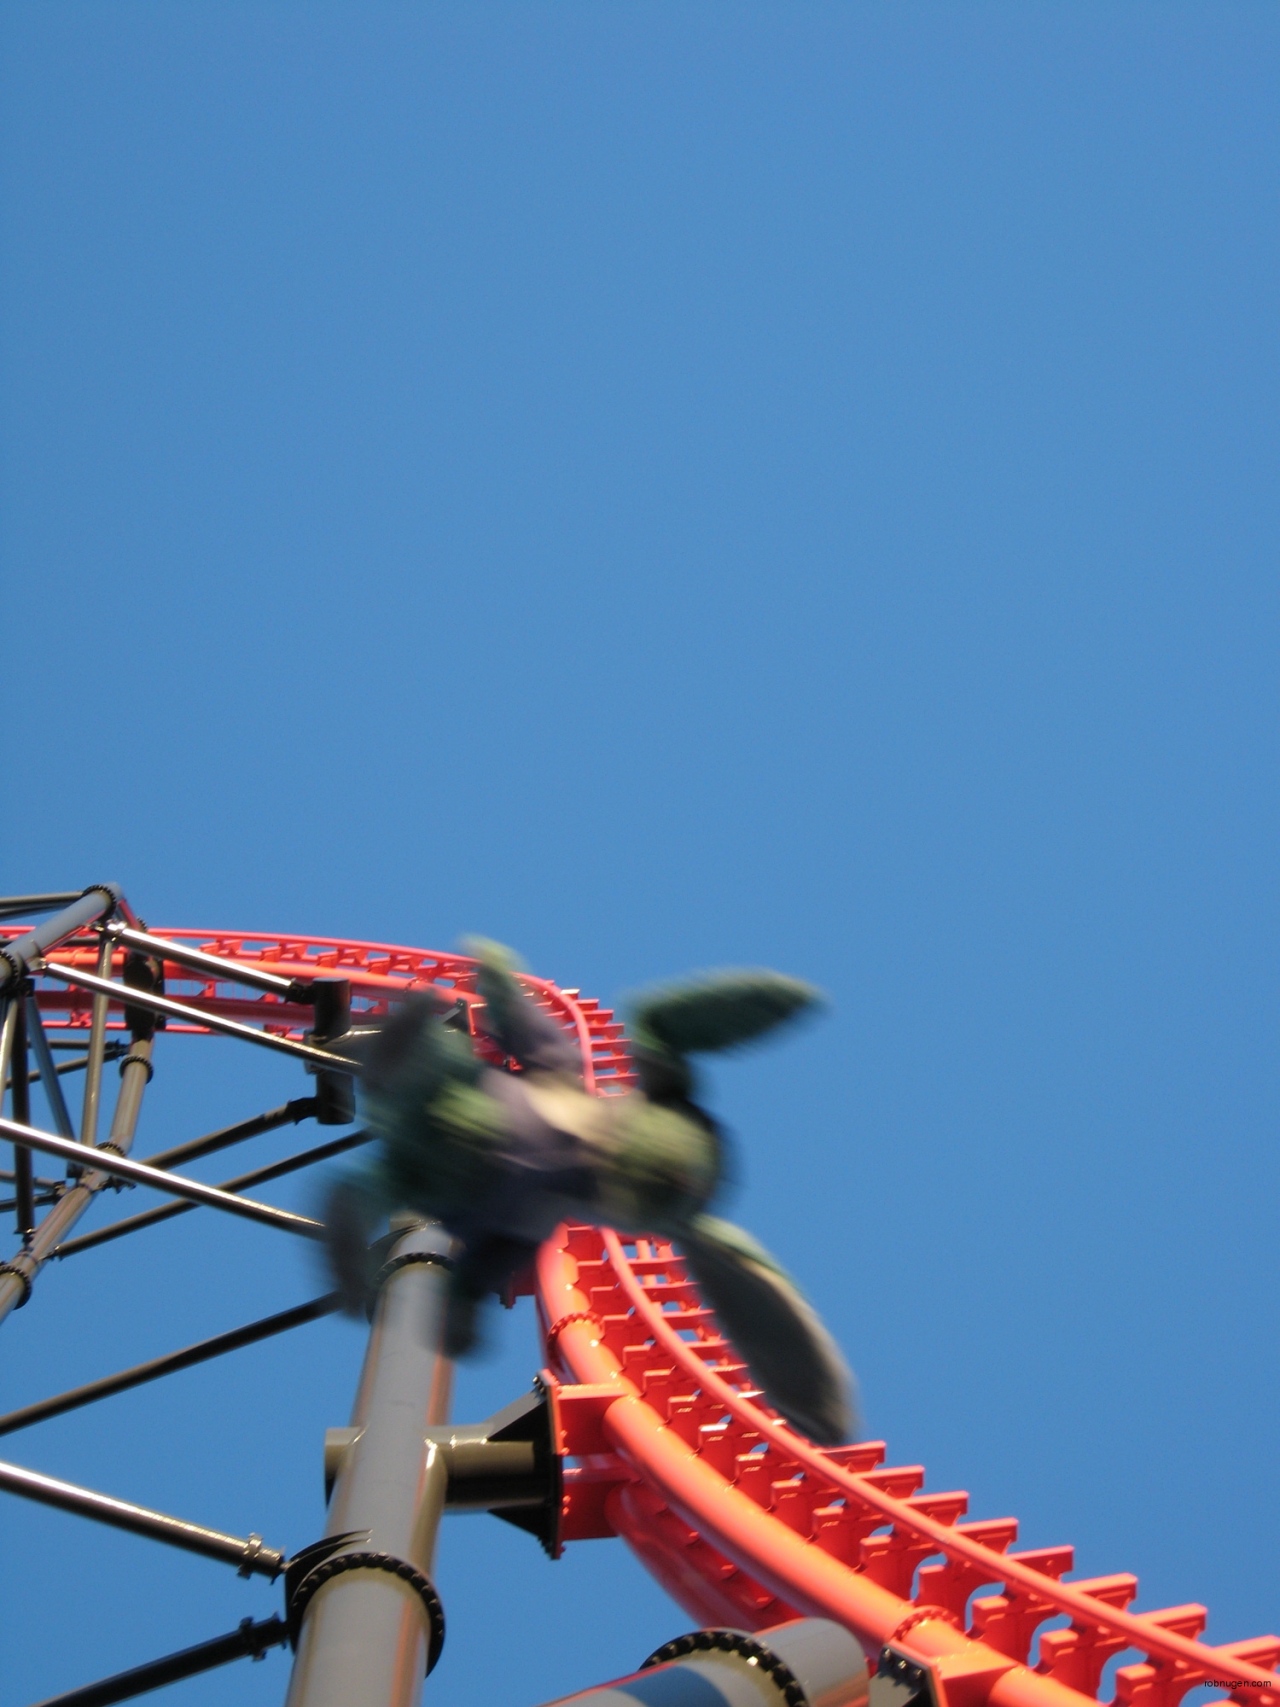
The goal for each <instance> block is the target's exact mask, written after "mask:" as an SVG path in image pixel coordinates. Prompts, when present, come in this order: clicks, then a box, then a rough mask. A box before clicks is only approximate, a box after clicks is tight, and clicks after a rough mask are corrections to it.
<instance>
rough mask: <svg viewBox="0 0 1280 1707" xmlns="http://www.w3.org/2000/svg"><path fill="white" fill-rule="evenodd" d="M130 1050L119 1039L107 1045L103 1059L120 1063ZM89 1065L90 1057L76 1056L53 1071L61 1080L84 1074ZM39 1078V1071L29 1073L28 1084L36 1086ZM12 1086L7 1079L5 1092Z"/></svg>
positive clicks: (58, 1065)
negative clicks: (65, 1076)
mask: <svg viewBox="0 0 1280 1707" xmlns="http://www.w3.org/2000/svg"><path fill="white" fill-rule="evenodd" d="M128 1048H129V1045H128V1044H127V1043H124V1042H122V1041H120V1040H119V1039H112V1041H111V1042H110V1043H107V1044H106V1045H105V1046H104V1047H103V1051H102V1059H103V1060H104V1061H118V1060H119V1059H120V1057H121V1056H122V1055H124V1054H125V1053H127V1051H128ZM88 1065H89V1057H88V1056H87V1055H75V1056H73V1057H72V1059H71V1060H70V1061H58V1062H57V1063H55V1065H54V1069H53V1070H54V1072H55V1073H56V1074H57V1075H58V1077H59V1078H62V1077H63V1076H64V1075H65V1074H67V1073H82V1072H83V1071H84V1070H85V1068H86V1067H87V1066H88ZM39 1077H40V1074H39V1072H38V1071H37V1072H34V1073H28V1074H27V1083H28V1084H30V1085H34V1084H35V1083H36V1081H37V1079H39ZM12 1084H13V1079H12V1077H10V1078H7V1079H6V1080H5V1082H4V1088H5V1090H9V1089H10V1087H11V1086H12Z"/></svg>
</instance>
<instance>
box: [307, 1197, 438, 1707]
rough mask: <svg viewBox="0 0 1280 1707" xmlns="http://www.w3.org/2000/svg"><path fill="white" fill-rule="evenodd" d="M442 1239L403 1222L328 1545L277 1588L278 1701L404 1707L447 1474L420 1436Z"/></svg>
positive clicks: (422, 1663) (422, 1635)
mask: <svg viewBox="0 0 1280 1707" xmlns="http://www.w3.org/2000/svg"><path fill="white" fill-rule="evenodd" d="M448 1267H449V1238H448V1235H447V1234H446V1233H445V1232H444V1230H443V1228H441V1227H437V1226H434V1225H428V1226H417V1227H415V1228H414V1229H413V1230H412V1231H410V1232H407V1233H405V1234H404V1236H403V1237H401V1238H400V1239H398V1240H397V1241H396V1243H395V1244H394V1245H393V1246H392V1249H391V1254H390V1256H389V1258H388V1260H387V1262H386V1264H385V1266H384V1268H383V1270H382V1284H381V1287H380V1290H379V1294H378V1300H377V1305H376V1308H375V1312H374V1320H373V1330H372V1333H371V1334H370V1336H369V1348H368V1351H367V1352H366V1354H365V1362H364V1370H363V1373H362V1375H361V1378H360V1390H359V1393H358V1395H357V1397H356V1404H355V1412H354V1415H353V1417H352V1423H353V1426H354V1427H355V1429H357V1430H358V1431H359V1432H358V1433H357V1435H356V1438H355V1440H354V1442H353V1444H352V1446H351V1449H350V1451H349V1452H348V1453H347V1455H346V1456H345V1458H344V1460H343V1466H342V1471H341V1474H340V1476H339V1478H338V1483H337V1486H336V1487H335V1489H334V1494H333V1499H332V1502H331V1503H330V1507H329V1522H328V1526H327V1530H326V1534H327V1535H329V1536H331V1537H334V1538H338V1537H341V1538H342V1539H341V1541H340V1542H339V1545H338V1546H337V1547H336V1549H335V1551H334V1552H332V1553H331V1554H330V1555H329V1556H328V1557H327V1558H325V1559H324V1560H323V1561H322V1562H320V1563H319V1564H317V1565H316V1566H315V1567H314V1568H312V1569H311V1570H310V1571H309V1572H308V1574H307V1575H306V1576H304V1577H303V1578H302V1579H301V1580H300V1581H298V1582H294V1583H291V1584H290V1618H291V1622H292V1624H293V1625H294V1628H295V1629H296V1630H297V1631H298V1635H297V1650H298V1652H297V1659H296V1661H295V1662H294V1668H293V1678H292V1681H291V1683H290V1686H289V1695H288V1700H287V1704H286V1707H416V1704H417V1702H418V1700H419V1699H420V1697H421V1693H422V1680H423V1678H424V1677H425V1676H426V1674H427V1672H428V1671H430V1669H431V1667H432V1666H433V1665H434V1664H435V1662H436V1659H437V1658H438V1657H439V1653H440V1648H441V1645H442V1643H443V1641H444V1616H443V1613H442V1611H441V1608H440V1602H439V1600H438V1599H437V1598H436V1593H435V1589H434V1588H433V1586H432V1583H431V1578H430V1571H431V1563H432V1557H433V1555H434V1552H435V1540H436V1529H437V1526H438V1524H439V1521H440V1514H441V1511H442V1510H443V1508H444V1500H445V1492H446V1483H447V1480H448V1475H447V1470H446V1465H445V1458H444V1454H443V1452H442V1451H441V1449H440V1448H439V1447H438V1446H436V1445H435V1444H434V1443H431V1442H428V1441H427V1439H426V1438H425V1431H426V1429H427V1428H428V1427H430V1426H432V1425H433V1424H439V1423H442V1422H444V1421H445V1420H446V1413H447V1410H448V1403H449V1387H450V1381H451V1376H452V1369H451V1365H450V1364H449V1363H448V1361H447V1360H446V1359H445V1358H444V1356H443V1355H442V1353H441V1351H440V1342H441V1331H442V1328H443V1324H444V1309H445V1298H446V1291H447V1286H448Z"/></svg>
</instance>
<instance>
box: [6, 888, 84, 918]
mask: <svg viewBox="0 0 1280 1707" xmlns="http://www.w3.org/2000/svg"><path fill="white" fill-rule="evenodd" d="M79 899H80V891H79V890H78V889H65V890H61V891H59V892H58V893H57V894H54V895H0V919H25V918H26V916H27V915H28V913H49V912H52V911H53V909H54V908H55V907H69V906H70V905H71V903H72V902H73V901H78V900H79Z"/></svg>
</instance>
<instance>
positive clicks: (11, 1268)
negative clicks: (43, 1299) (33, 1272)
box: [0, 1262, 31, 1310]
mask: <svg viewBox="0 0 1280 1707" xmlns="http://www.w3.org/2000/svg"><path fill="white" fill-rule="evenodd" d="M0 1274H16V1275H17V1277H18V1279H19V1280H20V1281H21V1282H22V1297H21V1298H19V1300H18V1302H17V1303H16V1304H15V1305H14V1309H15V1310H21V1308H22V1306H23V1305H24V1304H25V1303H26V1301H27V1299H28V1298H30V1296H31V1276H30V1275H29V1274H28V1273H27V1272H26V1270H25V1269H21V1268H19V1267H18V1265H17V1263H16V1262H0Z"/></svg>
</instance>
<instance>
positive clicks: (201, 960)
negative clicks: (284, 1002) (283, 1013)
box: [107, 924, 311, 1002]
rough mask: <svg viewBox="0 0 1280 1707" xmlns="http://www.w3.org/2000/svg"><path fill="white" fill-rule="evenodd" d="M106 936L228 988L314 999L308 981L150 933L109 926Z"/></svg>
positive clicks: (292, 998)
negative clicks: (236, 986)
mask: <svg viewBox="0 0 1280 1707" xmlns="http://www.w3.org/2000/svg"><path fill="white" fill-rule="evenodd" d="M107 934H108V935H109V936H112V937H114V938H116V940H117V941H119V942H123V943H127V944H128V946H129V947H130V948H137V949H141V950H142V951H143V953H144V954H154V955H156V956H158V957H159V958H161V959H164V960H172V961H173V962H174V963H175V964H176V965H179V966H190V967H191V968H192V969H193V970H194V971H197V972H205V973H208V975H209V976H210V977H211V978H221V979H222V980H223V981H224V982H226V983H228V984H247V985H248V986H249V987H250V988H251V989H258V990H270V991H272V992H273V993H274V994H275V995H277V996H284V997H286V998H288V999H290V1000H292V1001H295V1002H307V1001H309V1000H310V999H311V991H310V987H309V985H308V983H307V981H306V980H305V979H299V978H282V977H281V976H280V974H279V973H278V972H267V971H264V970H263V969H262V968H261V967H259V966H250V965H247V964H246V963H245V962H244V961H242V960H231V959H229V958H227V957H226V956H225V955H221V954H207V953H206V952H205V950H204V949H202V948H189V947H188V946H187V945H186V943H183V942H173V941H171V939H170V938H169V937H165V936H153V935H152V933H151V932H150V931H135V930H131V929H130V928H129V926H128V925H119V924H117V925H109V926H108V927H107Z"/></svg>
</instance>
